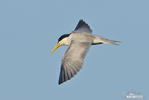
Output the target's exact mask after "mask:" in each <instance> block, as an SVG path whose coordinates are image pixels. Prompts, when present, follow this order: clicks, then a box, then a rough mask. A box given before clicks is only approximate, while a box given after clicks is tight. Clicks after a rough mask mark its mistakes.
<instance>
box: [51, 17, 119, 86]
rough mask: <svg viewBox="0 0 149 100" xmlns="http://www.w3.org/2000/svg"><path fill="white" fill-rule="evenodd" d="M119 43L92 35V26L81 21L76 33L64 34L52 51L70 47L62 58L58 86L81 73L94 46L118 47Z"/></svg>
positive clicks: (75, 30)
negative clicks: (109, 45) (61, 47)
mask: <svg viewBox="0 0 149 100" xmlns="http://www.w3.org/2000/svg"><path fill="white" fill-rule="evenodd" d="M118 43H119V41H114V40H109V39H105V38H103V37H101V36H99V35H96V34H92V29H91V28H90V26H89V25H88V24H87V23H86V22H85V21H84V20H82V19H81V20H79V22H78V24H77V26H76V28H75V29H74V31H72V32H70V33H69V34H63V35H62V36H61V37H60V38H59V39H58V42H57V44H56V46H55V47H54V48H53V50H52V51H51V53H53V52H54V51H55V50H56V49H57V48H58V47H60V46H68V49H67V50H66V52H65V53H64V55H63V57H62V64H61V68H60V75H59V81H58V84H59V85H60V84H62V83H63V82H66V81H67V80H70V79H71V78H72V77H73V76H74V75H76V74H77V72H79V70H80V69H81V68H82V66H83V62H84V58H85V55H86V53H87V52H88V50H89V48H90V47H91V46H92V45H98V44H113V45H117V44H118Z"/></svg>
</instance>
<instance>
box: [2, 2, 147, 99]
mask: <svg viewBox="0 0 149 100" xmlns="http://www.w3.org/2000/svg"><path fill="white" fill-rule="evenodd" d="M79 19H83V20H85V21H86V22H87V23H88V24H89V25H90V27H91V28H92V30H93V33H95V34H98V35H101V36H103V37H106V38H108V39H112V40H118V41H121V44H120V45H119V46H113V45H98V46H93V47H91V49H90V51H89V52H88V54H87V56H86V58H85V62H84V66H83V68H82V69H81V70H80V72H79V73H78V74H77V75H76V76H75V77H74V78H73V79H71V80H70V81H67V82H66V83H64V84H62V85H58V77H59V72H60V64H61V58H62V56H63V54H64V52H65V50H66V49H67V47H60V48H58V49H57V50H56V51H55V52H54V53H53V54H52V55H50V51H51V50H52V48H53V47H54V46H55V44H56V43H57V39H58V38H59V37H60V36H61V35H62V34H64V33H69V32H71V31H72V30H73V29H74V28H75V26H76V25H77V23H78V21H79ZM148 37H149V1H148V0H73V1H72V0H1V1H0V100H60V99H61V100H122V99H123V100H124V98H123V92H124V91H130V90H134V91H137V92H140V93H141V94H143V95H144V96H145V97H146V98H145V99H147V98H149V97H148V96H149V86H148V85H149V81H148V76H149V53H148V52H149V45H148V43H149V40H148Z"/></svg>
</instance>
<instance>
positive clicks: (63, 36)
mask: <svg viewBox="0 0 149 100" xmlns="http://www.w3.org/2000/svg"><path fill="white" fill-rule="evenodd" d="M69 35H70V34H63V35H62V36H61V37H60V38H59V39H58V42H59V41H61V40H62V39H64V38H66V37H68V36H69Z"/></svg>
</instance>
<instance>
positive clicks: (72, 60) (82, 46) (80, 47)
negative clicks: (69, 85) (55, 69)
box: [59, 41, 91, 84]
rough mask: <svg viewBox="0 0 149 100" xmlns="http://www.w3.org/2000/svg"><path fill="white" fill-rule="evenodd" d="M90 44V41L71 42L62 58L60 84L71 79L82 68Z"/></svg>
mask: <svg viewBox="0 0 149 100" xmlns="http://www.w3.org/2000/svg"><path fill="white" fill-rule="evenodd" d="M90 45H91V43H90V42H76V41H72V42H71V44H70V46H69V48H68V49H67V51H66V52H65V54H64V56H63V59H62V65H61V71H60V76H59V84H61V83H63V82H65V81H67V80H70V79H71V78H72V77H73V76H74V75H75V74H76V73H77V72H78V71H79V70H80V68H81V67H82V65H83V60H84V57H85V55H86V53H87V51H88V49H89V47H90Z"/></svg>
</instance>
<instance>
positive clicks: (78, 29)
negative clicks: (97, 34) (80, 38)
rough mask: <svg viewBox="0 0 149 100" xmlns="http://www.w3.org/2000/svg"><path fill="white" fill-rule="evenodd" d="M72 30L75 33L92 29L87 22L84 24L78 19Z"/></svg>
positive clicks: (88, 31) (87, 31)
mask: <svg viewBox="0 0 149 100" xmlns="http://www.w3.org/2000/svg"><path fill="white" fill-rule="evenodd" d="M73 32H76V33H81V32H86V33H92V30H91V29H90V27H89V25H88V24H86V23H85V22H84V21H83V20H80V21H79V23H78V25H77V26H76V28H75V30H74V31H73Z"/></svg>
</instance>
